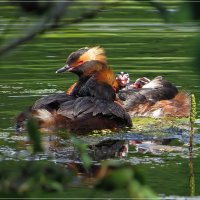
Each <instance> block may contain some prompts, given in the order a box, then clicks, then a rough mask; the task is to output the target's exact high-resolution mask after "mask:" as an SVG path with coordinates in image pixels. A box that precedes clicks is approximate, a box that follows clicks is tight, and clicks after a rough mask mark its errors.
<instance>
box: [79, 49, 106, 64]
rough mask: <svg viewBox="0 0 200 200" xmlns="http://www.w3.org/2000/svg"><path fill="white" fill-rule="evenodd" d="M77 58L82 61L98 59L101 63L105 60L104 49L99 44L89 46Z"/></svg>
mask: <svg viewBox="0 0 200 200" xmlns="http://www.w3.org/2000/svg"><path fill="white" fill-rule="evenodd" d="M79 60H83V61H84V62H86V61H90V60H98V61H100V62H102V63H106V62H107V61H106V56H105V52H104V49H103V48H101V47H99V46H96V47H92V48H90V49H89V50H88V51H86V52H85V53H84V54H83V55H81V56H80V58H79Z"/></svg>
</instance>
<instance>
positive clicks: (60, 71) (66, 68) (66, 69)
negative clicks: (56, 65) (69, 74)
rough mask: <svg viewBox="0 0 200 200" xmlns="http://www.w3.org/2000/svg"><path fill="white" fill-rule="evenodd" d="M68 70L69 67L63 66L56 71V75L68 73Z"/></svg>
mask: <svg viewBox="0 0 200 200" xmlns="http://www.w3.org/2000/svg"><path fill="white" fill-rule="evenodd" d="M70 69H71V67H70V66H69V65H65V66H64V67H62V68H60V69H58V70H57V71H56V74H57V73H63V72H66V71H70Z"/></svg>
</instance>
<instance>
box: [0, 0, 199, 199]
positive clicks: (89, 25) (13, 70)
mask: <svg viewBox="0 0 200 200" xmlns="http://www.w3.org/2000/svg"><path fill="white" fill-rule="evenodd" d="M170 8H176V4H173V2H171V4H170ZM75 9H76V8H75ZM0 13H2V14H0V15H2V16H3V17H2V20H0V24H1V26H2V27H4V24H5V23H6V21H4V20H7V19H9V18H12V17H14V14H13V8H12V7H6V9H5V7H3V6H2V7H1V8H0ZM3 14H5V15H3ZM14 23H15V24H13V26H12V27H11V31H10V32H9V33H8V34H7V35H6V37H7V40H8V41H9V39H12V38H13V33H15V31H16V32H17V31H19V32H20V30H23V28H25V27H26V21H25V22H23V20H19V21H15V22H14ZM31 23H34V21H30V22H29V23H28V25H31ZM17 24H18V25H17ZM20 24H21V26H20ZM196 30H197V27H196V26H195V25H191V24H175V23H174V24H167V25H166V24H164V23H163V21H162V19H160V17H159V15H158V13H157V12H155V11H154V9H153V8H152V7H150V6H148V5H145V6H144V5H142V4H141V3H136V2H132V1H124V3H121V4H120V5H118V6H117V7H109V8H108V9H107V10H102V11H101V12H100V13H99V14H98V15H97V17H96V18H94V19H90V20H86V21H84V22H82V23H80V24H76V25H73V26H70V27H68V28H59V29H57V30H55V31H49V32H48V33H47V34H45V35H42V36H41V37H37V38H36V39H34V40H33V41H31V42H30V43H28V44H25V45H23V46H21V47H18V48H17V49H16V50H14V51H13V52H11V53H10V54H8V55H7V56H5V57H3V58H1V60H0V62H1V63H0V65H1V66H0V138H1V143H0V144H1V154H0V155H3V157H4V159H5V158H7V159H12V158H13V157H15V156H16V155H18V154H19V155H21V154H23V155H22V157H23V158H27V157H28V156H29V154H28V153H27V152H26V147H24V144H22V143H23V141H24V140H26V134H22V135H15V133H14V128H13V124H14V123H13V121H14V117H15V116H16V114H17V113H18V112H19V111H21V110H23V109H24V108H25V107H26V106H29V105H31V104H32V103H33V102H34V101H35V100H36V99H38V98H39V97H40V96H42V95H46V94H50V93H55V92H58V91H64V90H66V88H67V87H68V86H69V85H70V84H72V83H73V82H75V81H76V80H77V77H76V76H75V75H73V74H70V73H69V74H67V73H66V74H55V71H56V70H57V69H58V68H60V67H61V66H63V65H64V63H65V59H66V58H67V56H68V55H69V54H70V53H71V52H72V51H74V50H77V49H78V48H81V47H84V46H95V45H100V46H101V47H103V48H104V49H105V51H106V54H107V57H108V63H109V66H110V67H112V68H113V70H114V72H119V71H127V72H129V73H130V76H131V78H132V79H133V80H134V79H136V78H138V77H141V76H146V77H148V78H153V77H155V76H158V75H162V76H164V77H165V78H166V79H168V80H169V81H171V82H172V83H173V84H175V85H177V86H178V88H179V89H180V90H186V91H188V92H190V93H194V94H195V95H196V99H197V110H198V117H199V113H200V109H199V107H200V102H199V98H200V93H199V87H200V86H199V77H200V73H199V72H198V70H197V69H195V68H194V67H192V55H193V45H194V43H195V35H196ZM198 132H199V131H198V130H197V131H196V134H198ZM188 133H189V132H188V131H183V133H182V135H180V134H179V133H173V134H172V136H173V137H174V136H175V137H176V138H178V139H179V140H181V145H183V146H184V145H186V144H187V143H188ZM155 135H156V134H154V136H155ZM126 136H127V137H126ZM109 137H111V139H112V138H114V137H113V136H109ZM120 137H121V135H120ZM135 137H136V136H135V135H134V132H131V133H130V132H129V133H128V134H127V133H123V136H122V139H124V138H125V139H127V138H128V139H127V140H133V139H134V138H135ZM137 137H138V136H137ZM137 137H136V138H137ZM88 138H89V139H91V138H90V137H89V136H88ZM100 138H101V137H100ZM102 138H103V139H105V138H106V136H102ZM102 138H101V139H102ZM101 139H100V140H101ZM92 140H93V137H92V139H91V141H92ZM89 141H90V140H89ZM199 144H200V137H199V136H198V135H196V136H195V157H194V158H193V166H194V177H195V185H196V191H195V195H200V189H199V188H200V187H199V184H200V179H199V173H200V168H199V166H200V152H199V148H198V146H199ZM20 145H21V146H20ZM186 148H187V147H186ZM23 150H24V151H23ZM24 152H25V153H24ZM61 154H62V153H61ZM65 159H66V158H65ZM123 159H124V161H125V162H129V163H131V164H133V165H140V167H141V169H142V170H143V171H144V174H145V175H146V180H147V183H148V184H149V185H150V186H151V187H152V188H153V189H154V190H155V191H156V192H158V193H159V194H165V195H181V196H190V194H191V188H190V187H189V177H190V169H189V160H188V153H187V152H184V153H183V152H181V153H174V154H173V153H169V154H167V153H161V154H158V155H157V154H155V155H154V154H140V153H138V152H135V151H133V150H132V151H131V150H130V151H129V153H128V156H127V157H125V158H123ZM58 160H59V159H58Z"/></svg>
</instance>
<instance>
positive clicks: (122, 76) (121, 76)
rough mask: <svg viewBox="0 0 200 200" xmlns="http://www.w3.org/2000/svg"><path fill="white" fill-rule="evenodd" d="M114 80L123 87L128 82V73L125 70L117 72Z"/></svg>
mask: <svg viewBox="0 0 200 200" xmlns="http://www.w3.org/2000/svg"><path fill="white" fill-rule="evenodd" d="M116 80H117V82H118V84H119V86H120V87H125V86H126V85H127V84H129V83H130V78H129V73H127V72H119V73H117V75H116Z"/></svg>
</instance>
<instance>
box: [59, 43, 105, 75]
mask: <svg viewBox="0 0 200 200" xmlns="http://www.w3.org/2000/svg"><path fill="white" fill-rule="evenodd" d="M105 66H106V56H105V52H104V49H103V48H101V47H99V46H96V47H91V48H88V47H84V48H81V49H79V50H77V51H75V52H72V53H71V54H70V55H69V56H68V58H67V61H66V65H65V66H64V67H62V68H60V69H58V70H57V71H56V73H63V72H65V71H70V72H73V73H75V74H77V75H78V76H79V77H80V76H89V75H92V74H93V73H95V72H97V71H99V70H101V69H102V68H104V67H105Z"/></svg>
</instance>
